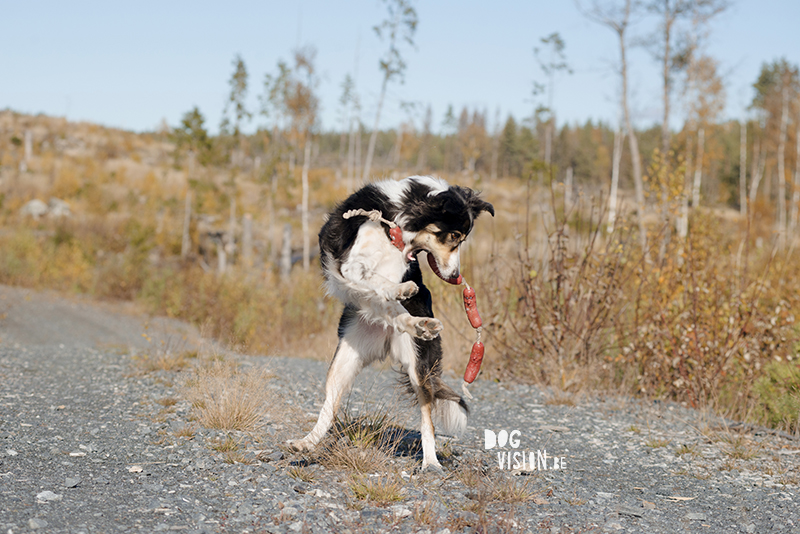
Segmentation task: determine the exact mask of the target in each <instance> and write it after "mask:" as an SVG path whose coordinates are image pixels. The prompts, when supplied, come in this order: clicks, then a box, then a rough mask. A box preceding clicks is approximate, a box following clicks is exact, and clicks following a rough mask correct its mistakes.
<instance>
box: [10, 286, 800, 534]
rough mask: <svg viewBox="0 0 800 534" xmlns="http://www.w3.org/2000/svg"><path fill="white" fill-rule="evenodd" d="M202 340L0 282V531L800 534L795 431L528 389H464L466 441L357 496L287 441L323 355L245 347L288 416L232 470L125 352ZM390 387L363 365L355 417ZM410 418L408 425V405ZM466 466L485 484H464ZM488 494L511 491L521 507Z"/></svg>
mask: <svg viewBox="0 0 800 534" xmlns="http://www.w3.org/2000/svg"><path fill="white" fill-rule="evenodd" d="M143 334H144V335H143ZM198 342H199V338H198V337H197V335H196V333H195V332H194V331H193V330H192V329H191V328H189V327H187V326H185V325H183V324H181V323H178V322H172V321H165V320H160V321H148V320H145V319H143V318H142V317H140V316H137V315H135V314H132V313H131V312H130V310H126V309H120V308H119V307H115V306H110V305H97V304H93V303H89V302H85V301H74V300H67V299H63V298H60V297H57V296H53V295H48V294H40V293H33V292H30V291H25V290H19V289H12V288H7V287H2V286H0V533H17V532H29V531H31V530H37V531H39V532H59V533H61V532H64V533H77V532H85V533H95V532H157V531H187V532H315V533H316V532H351V533H356V532H380V531H392V532H426V531H427V532H430V533H432V534H435V533H442V534H446V533H447V532H457V531H458V532H460V531H463V532H473V531H476V530H479V529H482V528H485V529H486V530H487V531H489V532H495V531H496V532H527V531H531V532H646V533H650V532H703V533H705V532H708V533H726V534H727V533H732V532H751V533H752V532H759V533H760V532H800V510H798V509H797V506H796V501H797V499H798V482H799V481H800V454H798V452H800V442H796V441H793V440H791V439H787V437H782V436H777V435H773V434H770V433H768V432H763V431H761V432H759V431H758V430H757V429H756V430H754V429H750V432H746V433H739V432H736V431H735V430H732V429H730V428H727V429H726V428H725V427H724V426H723V425H722V424H721V423H722V422H721V421H720V420H718V419H717V418H714V417H711V416H709V415H707V414H706V415H704V414H701V413H699V412H696V411H692V410H688V409H685V408H683V407H680V406H677V405H673V404H661V403H655V404H644V403H640V402H635V401H629V400H626V399H621V398H599V397H592V398H584V399H581V400H580V401H579V402H578V403H577V405H574V406H573V405H569V404H567V403H564V402H562V403H560V404H559V403H552V402H548V397H547V396H546V394H545V393H544V392H542V391H540V390H538V389H536V388H534V387H529V386H518V385H506V384H497V383H490V382H485V381H478V382H476V383H475V384H474V385H473V388H472V392H473V394H474V395H475V399H474V400H473V401H472V402H471V403H470V405H471V407H472V409H473V415H472V416H471V419H470V427H469V429H468V431H467V433H466V435H465V436H464V437H462V438H461V439H460V440H457V441H451V442H448V443H445V441H446V440H442V441H441V442H440V448H441V449H442V450H444V451H449V454H447V458H444V459H443V464H444V465H445V473H444V475H438V474H435V473H419V472H418V471H417V470H415V466H416V465H417V464H418V459H417V458H416V457H415V456H414V455H413V453H411V454H410V455H409V454H406V455H404V456H398V457H396V458H395V459H394V460H393V462H394V464H393V469H395V470H396V472H397V473H399V477H398V478H399V480H400V481H401V484H402V499H401V500H399V501H397V502H394V503H392V504H388V505H374V504H373V503H370V502H364V501H361V500H358V499H357V498H356V497H355V496H354V492H353V490H352V488H351V485H350V481H352V480H353V474H352V473H349V472H347V471H345V470H337V469H331V468H328V469H326V468H324V467H322V466H321V465H317V464H312V465H309V466H307V467H303V466H306V465H307V458H304V457H302V456H297V455H291V454H289V453H287V452H286V451H285V449H283V448H281V447H282V444H283V442H284V440H285V439H286V437H302V436H303V435H304V432H305V431H307V430H308V429H309V428H310V427H311V425H312V424H313V422H314V419H315V417H316V413H317V410H318V409H319V405H320V403H321V401H322V392H321V384H322V381H323V379H324V375H325V367H326V365H325V363H323V362H317V361H312V360H302V359H292V358H265V357H244V356H242V357H240V359H241V362H242V363H243V364H244V365H245V366H263V365H266V366H267V367H268V368H269V369H270V370H271V371H272V372H273V374H274V375H275V376H274V378H272V379H271V380H270V384H269V387H271V388H273V389H274V392H275V393H277V397H276V398H279V399H280V401H281V403H282V404H283V405H284V406H285V407H286V410H287V414H290V415H291V420H292V423H291V424H288V425H287V424H286V423H285V422H284V423H278V422H271V423H269V424H267V426H266V427H264V429H263V430H261V431H259V432H257V433H254V434H242V433H231V435H232V437H233V438H235V440H237V441H239V442H240V443H242V444H243V445H242V446H243V449H242V450H243V456H242V458H241V459H242V461H243V462H245V463H226V461H225V454H224V453H223V452H220V451H218V450H214V448H215V446H216V445H218V444H219V443H220V442H221V441H220V440H221V439H223V438H225V436H226V434H225V433H222V432H218V431H213V430H207V429H199V430H197V431H196V432H194V436H193V437H192V438H191V439H187V438H186V437H181V429H182V428H183V427H184V426H186V425H189V426H191V425H192V424H193V423H192V421H191V420H192V417H193V414H192V408H191V406H190V405H189V403H188V402H187V401H185V400H183V399H182V398H181V391H182V390H181V389H180V384H181V383H182V381H183V377H185V376H187V375H189V374H190V373H189V372H186V371H184V372H182V373H176V372H164V371H160V372H152V373H148V374H143V373H141V372H136V366H135V365H134V364H133V363H132V362H133V358H134V357H135V355H136V354H137V353H141V352H142V351H146V350H152V347H154V346H158V347H163V346H165V345H169V344H170V343H172V344H178V343H181V344H183V345H184V346H193V344H195V343H198ZM393 380H394V377H393V375H392V372H391V371H388V370H380V369H371V370H368V371H366V372H365V373H363V375H362V377H361V379H360V380H359V382H358V383H357V385H356V388H355V390H354V393H353V395H352V397H351V406H350V410H351V411H352V412H356V411H358V410H366V409H367V408H368V406H365V401H366V404H367V405H369V406H374V405H376V404H378V405H383V406H391V411H392V412H393V413H392V415H394V416H397V417H404V415H403V414H406V413H414V410H413V409H410V410H407V409H405V408H404V406H405V403H403V402H400V403H398V402H396V401H395V400H394V399H393V397H392V396H391V394H385V393H384V394H380V393H379V392H381V391H386V388H383V387H382V386H383V385H386V384H387V383H388V382H391V381H393ZM451 383H452V384H453V385H457V384H458V381H457V380H456V378H455V377H452V380H451ZM389 391H390V392H391V390H389ZM387 395H388V396H387ZM164 399H174V400H172V401H170V402H169V403H168V402H165V401H164ZM404 425H405V426H406V428H415V425H416V421H415V420H414V417H413V416H408V420H407V421H404ZM486 430H491V431H493V432H494V433H495V434H496V435H499V434H501V432H500V431H507V432H510V431H512V430H518V431H519V434H516V433H515V434H514V435H513V437H514V438H515V439H518V440H519V446H518V448H513V447H511V446H510V444H506V446H505V447H503V448H494V449H492V450H485V448H484V445H485V442H484V440H485V434H486ZM501 437H502V436H501ZM414 438H415V434H414V433H409V434H408V435H407V436H406V437H405V440H404V443H405V442H408V443H411V444H412V445H413V444H414ZM513 443H516V441H514V442H513ZM217 448H219V447H217ZM412 449H413V447H412ZM545 450H546V453H547V455H548V456H547V458H548V460H547V467H548V469H547V470H546V471H544V470H538V469H536V467H537V466H534V469H533V470H531V469H530V467H529V466H525V469H524V470H522V469H513V467H514V466H513V464H512V465H511V467H512V469H510V470H509V469H501V468H500V467H499V465H498V454H508V453H513V452H522V451H524V452H525V453H526V458H527V453H528V452H529V451H532V452H533V453H534V457H536V451H542V452H544V451H545ZM412 452H413V451H412ZM553 457H558V458H559V464H561V462H562V458H563V463H564V466H563V467H564V468H563V469H558V470H553ZM476 469H477V470H478V471H480V472H481V473H482V474H483V475H485V477H484V478H483V479H484V480H491V481H492V483H491V484H490V485H489V486H482V485H480V484H478V485H475V484H473V483H471V482H470V480H471V479H470V473H474V472H475V470H476ZM298 471H304V472H308V473H312V474H313V480H310V481H302V480H299V479H298V478H295V477H296V476H297V473H298ZM293 475H294V476H293ZM386 476H387V475H386V474H385V473H383V474H380V476H378V477H376V478H377V479H382V478H385V477H386ZM301 478H302V477H301ZM473 478H474V477H473ZM509 484H511V485H509ZM487 487H494V488H498V487H499V488H503V487H505V488H517V489H518V490H519V491H520V493H519V494H520V495H522V496H523V497H524V500H523V501H522V502H514V500H515V499H514V498H513V497H509V496H508V495H506V496H505V497H503V496H498V494H497V493H496V492H495V493H492V494H489V493H487V491H486V488H487ZM482 488H483V489H482Z"/></svg>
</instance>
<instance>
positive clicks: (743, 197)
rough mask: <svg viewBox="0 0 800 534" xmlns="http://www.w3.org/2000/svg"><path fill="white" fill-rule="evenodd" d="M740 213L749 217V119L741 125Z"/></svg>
mask: <svg viewBox="0 0 800 534" xmlns="http://www.w3.org/2000/svg"><path fill="white" fill-rule="evenodd" d="M739 214H740V215H741V216H742V217H747V121H746V120H745V121H742V124H741V126H740V127H739Z"/></svg>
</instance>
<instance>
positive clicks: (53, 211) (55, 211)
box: [49, 197, 72, 217]
mask: <svg viewBox="0 0 800 534" xmlns="http://www.w3.org/2000/svg"><path fill="white" fill-rule="evenodd" d="M49 207H50V217H69V216H71V215H72V211H71V210H70V209H69V204H67V203H66V202H65V201H63V200H61V199H60V198H55V197H52V198H50V202H49Z"/></svg>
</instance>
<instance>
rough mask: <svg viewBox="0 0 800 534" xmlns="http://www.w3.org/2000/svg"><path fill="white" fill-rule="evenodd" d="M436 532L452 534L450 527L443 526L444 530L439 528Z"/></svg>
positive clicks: (438, 533) (437, 533)
mask: <svg viewBox="0 0 800 534" xmlns="http://www.w3.org/2000/svg"><path fill="white" fill-rule="evenodd" d="M436 534H450V529H449V528H443V529H442V530H437V531H436Z"/></svg>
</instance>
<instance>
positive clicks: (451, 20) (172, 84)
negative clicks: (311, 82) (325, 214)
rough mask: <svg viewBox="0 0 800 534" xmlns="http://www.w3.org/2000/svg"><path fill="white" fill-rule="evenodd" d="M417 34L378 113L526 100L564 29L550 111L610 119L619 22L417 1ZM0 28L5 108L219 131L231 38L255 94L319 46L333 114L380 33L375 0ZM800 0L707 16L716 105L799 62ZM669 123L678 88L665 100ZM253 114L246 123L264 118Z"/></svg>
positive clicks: (651, 80)
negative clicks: (303, 51)
mask: <svg viewBox="0 0 800 534" xmlns="http://www.w3.org/2000/svg"><path fill="white" fill-rule="evenodd" d="M415 6H416V8H417V12H418V15H419V21H420V22H419V28H418V32H417V36H416V49H414V50H406V54H405V56H406V59H407V63H408V70H407V73H406V80H405V84H403V85H399V84H395V85H392V86H390V90H389V95H388V100H387V103H386V107H385V112H384V115H383V119H382V120H381V125H382V127H389V126H393V125H396V124H398V122H399V121H401V120H403V119H404V117H405V114H404V112H403V111H401V110H400V106H399V104H400V102H401V101H413V102H419V103H421V104H423V105H427V104H430V105H431V106H432V109H433V113H434V126H435V127H436V128H437V129H438V127H439V125H440V124H441V119H442V117H443V114H444V112H445V110H446V108H447V106H448V105H449V104H452V105H453V106H454V107H455V109H456V112H458V111H459V110H460V109H461V107H462V106H468V107H470V108H471V109H472V108H477V109H481V110H484V109H485V110H488V112H489V118H490V126H491V125H492V123H493V119H494V116H495V111H496V109H498V108H499V109H500V112H501V115H502V117H503V120H504V119H505V117H506V116H507V115H508V114H509V113H512V114H514V115H515V116H516V117H517V118H520V117H523V116H527V115H529V114H530V113H531V111H532V109H533V108H534V106H535V103H534V102H533V101H532V97H531V88H532V85H533V82H534V80H540V81H542V75H541V72H540V71H539V69H538V66H537V64H536V62H535V60H534V56H533V48H534V46H537V45H538V43H539V39H540V38H541V37H544V36H547V35H549V34H551V33H553V32H559V33H560V34H561V36H562V38H563V39H564V41H565V42H566V54H567V59H568V61H569V63H570V64H571V66H572V68H573V70H574V73H573V74H572V75H569V76H566V75H565V76H561V77H559V78H558V80H557V82H556V92H555V99H554V107H555V109H556V112H557V115H558V119H559V122H560V123H563V122H564V121H569V122H576V121H579V122H583V121H585V120H587V119H590V118H591V119H593V120H605V121H609V122H611V121H614V120H615V118H616V115H617V105H616V101H617V100H616V99H617V87H618V85H619V83H618V76H617V74H616V71H615V68H616V67H615V66H616V64H617V59H618V55H619V52H618V48H617V44H616V40H615V39H616V38H615V35H614V34H613V33H612V32H611V31H610V30H608V29H607V28H604V27H601V26H599V25H597V24H595V23H592V22H590V21H588V20H586V19H585V18H583V17H582V16H581V15H580V13H579V12H578V10H577V8H576V6H575V4H574V2H572V1H570V0H558V1H556V0H536V1H532V0H529V1H521V0H520V1H508V2H487V1H472V0H458V1H457V0H440V1H433V0H428V1H427V2H420V1H417V2H415ZM2 12H3V16H2V18H3V31H2V32H0V73H1V74H0V109H2V108H6V107H9V108H11V109H14V110H17V111H22V112H26V113H39V112H43V113H46V114H50V115H58V116H66V117H67V118H69V119H71V120H88V121H92V122H98V123H101V124H104V125H108V126H115V127H121V128H125V129H131V130H137V131H142V130H152V129H154V128H156V127H157V126H158V125H159V123H160V122H161V121H162V119H163V120H166V121H167V122H168V123H169V124H170V125H175V124H177V123H178V122H179V120H180V117H181V115H182V114H183V113H184V112H186V111H187V110H189V109H191V107H192V106H195V105H197V106H199V108H200V110H201V111H202V112H203V114H204V115H205V116H206V118H207V120H208V124H209V127H210V129H211V130H213V131H215V130H216V129H217V125H218V124H219V121H220V116H221V113H222V109H223V106H224V102H225V98H226V94H227V90H228V87H227V80H228V78H229V77H230V74H231V72H232V60H233V58H234V56H235V55H236V54H241V56H242V57H243V59H244V61H245V63H246V65H247V68H248V71H249V74H250V87H251V89H250V95H249V101H250V103H251V107H253V108H255V107H256V106H257V99H256V97H257V95H258V94H259V93H260V92H261V87H262V82H263V78H264V74H265V73H267V72H273V71H274V70H275V65H276V63H277V61H278V60H279V59H281V58H283V59H287V60H288V59H290V57H291V53H292V50H293V49H294V48H295V47H296V46H297V45H298V44H300V45H313V46H315V47H316V49H317V68H318V70H319V72H320V74H321V84H320V88H319V94H320V98H321V102H322V125H323V128H325V129H331V128H335V127H336V126H337V117H338V98H339V95H340V93H341V89H340V86H341V82H342V80H343V78H344V76H345V74H347V73H353V72H354V70H355V65H356V61H355V57H356V50H357V49H358V56H359V57H358V71H357V78H356V82H357V91H358V92H359V94H360V95H361V100H362V104H363V108H364V117H363V118H364V122H365V123H366V124H368V125H371V124H372V121H373V117H374V111H375V106H376V102H377V96H378V91H379V89H380V82H381V78H380V76H381V74H380V72H379V70H378V58H379V56H380V55H381V53H382V51H383V50H384V48H385V46H384V45H383V44H382V43H381V42H380V41H379V40H378V39H377V37H376V36H375V34H374V32H373V31H372V26H373V25H375V24H377V23H378V22H380V20H382V18H383V17H384V13H385V7H384V5H383V4H382V3H381V2H380V1H379V0H352V1H341V2H331V1H322V0H305V1H298V2H287V1H285V0H284V1H281V2H272V1H269V2H267V1H264V2H245V1H229V2H226V3H224V5H223V3H222V2H201V1H194V2H188V1H187V2H184V1H170V0H167V1H163V0H162V1H161V2H152V1H139V2H125V3H122V2H107V1H106V2H96V1H95V2H92V1H77V0H76V1H70V2H63V1H62V2H55V1H30V2H5V5H4V6H3V9H2ZM799 22H800V1H797V0H761V1H757V0H746V1H745V0H739V1H738V2H736V3H734V4H733V6H732V7H731V8H730V9H729V10H728V11H727V12H725V13H723V14H722V15H720V16H718V17H717V18H716V19H715V20H714V21H713V23H712V25H711V34H710V36H709V38H708V40H707V44H706V52H707V53H709V54H710V55H712V56H714V57H716V58H717V59H718V60H719V61H720V64H721V71H722V73H723V75H724V78H725V81H726V89H727V107H726V110H725V113H724V115H725V116H726V117H730V118H741V117H743V116H744V115H745V113H746V109H745V108H746V105H747V104H748V103H749V101H750V99H751V97H752V91H751V88H750V85H751V84H752V82H753V81H754V80H755V77H756V75H757V73H758V71H759V69H760V66H761V63H762V62H764V61H771V60H773V59H776V58H778V57H782V56H783V57H786V58H787V59H788V60H789V61H790V62H792V63H794V64H797V63H800V31H798V30H797V25H798V23H799ZM654 28H655V20H654V19H653V18H651V17H643V18H641V19H640V20H638V21H637V23H636V24H635V25H634V26H632V28H631V32H632V37H638V38H645V39H646V38H647V35H648V34H649V33H651V32H652V31H653V29H654ZM630 70H631V92H632V95H631V96H632V108H633V112H634V115H635V118H636V121H637V123H638V124H639V125H649V124H651V123H654V122H656V121H658V120H659V116H660V113H661V95H660V88H659V87H660V85H659V79H658V76H659V74H658V67H657V65H656V63H655V61H654V60H653V59H652V57H651V56H650V55H649V53H648V52H647V51H646V50H644V49H643V48H641V47H634V48H633V49H632V50H631V52H630ZM674 106H675V109H676V112H675V114H674V117H673V121H674V123H677V121H679V120H681V104H680V102H676V103H675V104H674ZM264 123H265V119H263V118H260V117H256V118H255V120H254V122H253V124H252V125H251V126H250V129H253V128H254V127H255V126H256V125H257V124H264Z"/></svg>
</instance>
